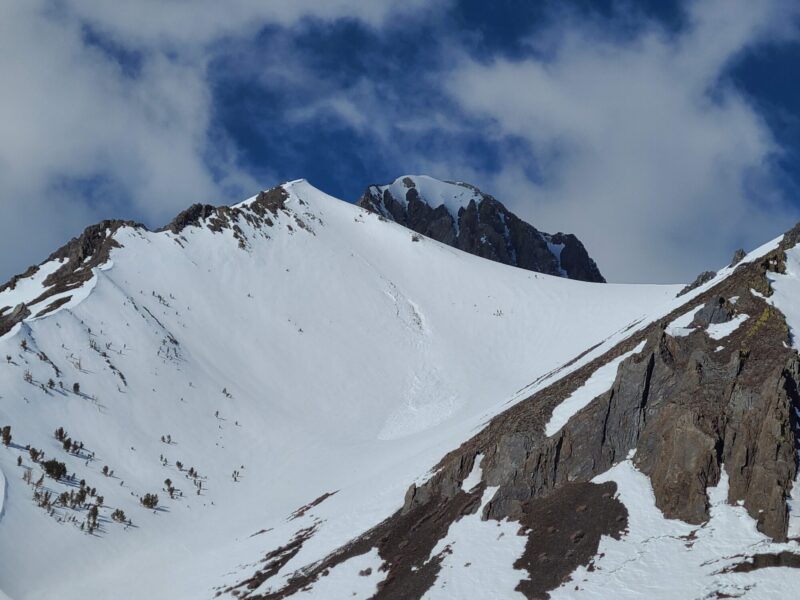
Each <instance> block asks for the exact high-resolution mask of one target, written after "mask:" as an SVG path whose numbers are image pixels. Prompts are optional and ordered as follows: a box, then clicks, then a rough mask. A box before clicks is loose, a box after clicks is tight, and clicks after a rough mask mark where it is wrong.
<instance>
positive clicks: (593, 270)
mask: <svg viewBox="0 0 800 600" xmlns="http://www.w3.org/2000/svg"><path fill="white" fill-rule="evenodd" d="M358 205H359V206H361V207H362V208H366V209H368V210H370V211H372V212H375V213H377V214H379V215H382V216H383V217H385V218H387V219H391V220H393V221H395V222H397V223H399V224H401V225H404V226H405V227H408V228H409V229H411V230H413V231H416V232H417V233H421V234H422V235H425V236H427V237H430V238H432V239H434V240H437V241H439V242H442V243H444V244H449V245H450V246H454V247H455V248H458V249H459V250H463V251H465V252H469V253H470V254H475V255H476V256H481V257H483V258H488V259H489V260H494V261H497V262H501V263H504V264H507V265H513V266H515V267H520V268H522V269H527V270H529V271H536V272H539V273H546V274H548V275H559V276H562V277H568V278H570V279H579V280H581V281H593V282H605V279H604V278H603V276H602V275H601V274H600V270H599V269H598V268H597V265H596V264H595V262H594V261H593V260H592V259H591V258H590V256H589V254H588V252H587V251H586V248H584V246H583V244H582V243H581V242H580V240H579V239H578V238H577V237H575V236H574V235H572V234H565V233H556V234H553V235H550V234H547V233H543V232H540V231H538V230H537V229H536V228H535V227H533V226H532V225H530V224H528V223H526V222H525V221H523V220H522V219H520V218H519V217H517V216H516V215H515V214H514V213H512V212H511V211H509V210H508V209H507V208H506V207H505V206H504V205H503V204H502V203H500V202H499V201H498V200H496V199H495V198H494V197H492V196H490V195H488V194H484V193H483V192H481V191H480V190H479V189H478V188H476V187H475V186H472V185H469V184H467V183H450V182H441V181H437V180H434V179H431V178H429V177H402V178H401V179H398V180H397V181H395V182H394V183H393V184H391V185H387V186H378V185H373V186H370V187H369V188H367V190H366V191H365V192H364V194H363V195H362V196H361V198H360V199H359V200H358Z"/></svg>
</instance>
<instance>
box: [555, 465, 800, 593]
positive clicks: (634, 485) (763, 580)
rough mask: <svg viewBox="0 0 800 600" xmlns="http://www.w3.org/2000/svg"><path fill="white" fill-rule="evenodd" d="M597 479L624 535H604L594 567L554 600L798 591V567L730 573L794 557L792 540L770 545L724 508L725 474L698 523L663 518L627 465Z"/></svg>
mask: <svg viewBox="0 0 800 600" xmlns="http://www.w3.org/2000/svg"><path fill="white" fill-rule="evenodd" d="M594 481H596V482H598V483H599V482H605V481H614V482H615V483H616V484H617V488H618V494H617V497H618V498H619V500H620V501H621V502H622V503H623V504H625V508H626V509H627V510H628V531H627V533H625V534H624V535H623V536H622V538H621V539H619V540H615V539H613V538H610V537H603V538H602V539H601V541H600V547H599V548H598V555H597V557H596V558H595V559H594V561H593V563H592V565H591V567H579V568H578V569H577V570H576V571H575V572H574V573H573V574H572V579H571V580H570V581H568V582H566V583H564V584H563V585H562V586H561V587H559V588H558V589H556V590H553V591H552V592H550V597H551V598H553V600H561V599H563V600H566V599H568V598H576V597H578V598H585V599H592V598H595V599H597V600H606V599H607V598H609V597H610V594H611V595H613V597H614V598H617V599H619V600H627V599H631V600H633V599H636V600H639V599H641V598H648V599H649V598H652V599H654V600H658V599H664V600H672V599H674V598H749V599H762V598H763V599H766V598H781V597H785V594H786V590H791V589H797V587H798V585H800V569H792V568H781V569H773V568H765V569H757V570H753V571H750V572H747V573H744V572H739V573H733V572H727V570H728V569H730V568H731V567H733V566H734V565H736V564H738V563H740V562H743V561H745V560H746V559H747V558H748V557H750V556H752V555H754V554H756V553H772V552H781V551H782V550H792V551H795V552H796V551H797V550H798V549H800V546H799V545H798V544H797V543H796V542H790V543H788V544H777V543H773V542H772V541H771V540H770V539H769V538H768V537H766V536H765V535H764V534H762V533H760V532H759V531H758V529H757V528H756V523H755V521H754V520H753V519H752V518H751V517H750V516H749V515H748V514H747V510H746V509H745V508H744V507H742V506H738V505H736V506H732V505H730V504H728V503H727V496H728V477H727V474H726V473H725V472H724V471H723V473H722V476H721V477H720V482H719V484H718V485H717V486H716V487H713V488H708V498H709V503H710V515H711V517H710V519H709V521H708V522H707V523H705V524H702V525H691V524H688V523H685V522H683V521H679V520H674V519H666V518H665V517H664V515H663V514H662V513H661V511H660V510H659V509H658V508H657V507H656V505H655V496H654V494H653V488H652V486H651V484H650V480H649V479H648V477H647V476H646V475H644V474H642V473H641V472H640V471H638V470H637V469H636V468H635V467H634V466H633V464H632V462H631V461H630V460H626V461H624V462H621V463H619V464H617V465H615V466H614V467H612V468H611V469H610V470H609V471H607V472H605V473H603V474H602V475H599V476H597V477H596V478H595V479H594Z"/></svg>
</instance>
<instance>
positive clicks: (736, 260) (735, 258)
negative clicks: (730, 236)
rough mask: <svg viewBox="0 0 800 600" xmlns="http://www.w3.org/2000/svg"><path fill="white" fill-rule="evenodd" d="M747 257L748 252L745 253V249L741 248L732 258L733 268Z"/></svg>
mask: <svg viewBox="0 0 800 600" xmlns="http://www.w3.org/2000/svg"><path fill="white" fill-rule="evenodd" d="M745 256H747V252H745V251H744V248H739V249H738V250H737V251H736V252H734V253H733V257H732V258H731V264H730V266H731V267H734V266H736V265H738V264H739V263H740V262H742V259H743V258H744V257H745Z"/></svg>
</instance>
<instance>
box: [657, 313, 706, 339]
mask: <svg viewBox="0 0 800 600" xmlns="http://www.w3.org/2000/svg"><path fill="white" fill-rule="evenodd" d="M702 309H703V307H702V306H698V307H697V308H693V309H692V310H689V311H687V312H685V313H683V314H682V315H681V316H679V317H678V318H677V319H674V320H673V321H672V322H670V324H669V325H667V327H666V332H667V334H668V335H671V336H672V337H684V336H687V335H689V334H690V333H692V332H693V331H694V330H695V328H694V327H689V325H690V324H691V322H692V321H694V317H695V315H696V314H697V313H698V312H700V311H701V310H702Z"/></svg>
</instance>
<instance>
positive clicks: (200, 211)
mask: <svg viewBox="0 0 800 600" xmlns="http://www.w3.org/2000/svg"><path fill="white" fill-rule="evenodd" d="M215 210H216V208H215V207H213V206H211V205H210V204H192V205H191V206H190V207H189V208H187V209H186V210H184V211H181V212H180V213H178V216H176V217H175V218H174V219H172V221H170V222H169V223H168V224H167V225H166V226H164V227H162V228H161V229H160V230H159V231H171V232H172V233H174V234H179V233H180V232H181V231H183V230H184V229H186V228H187V227H190V226H192V227H198V226H200V224H201V223H202V221H203V220H204V219H207V218H208V217H210V216H211V215H213V214H214V211H215Z"/></svg>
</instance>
